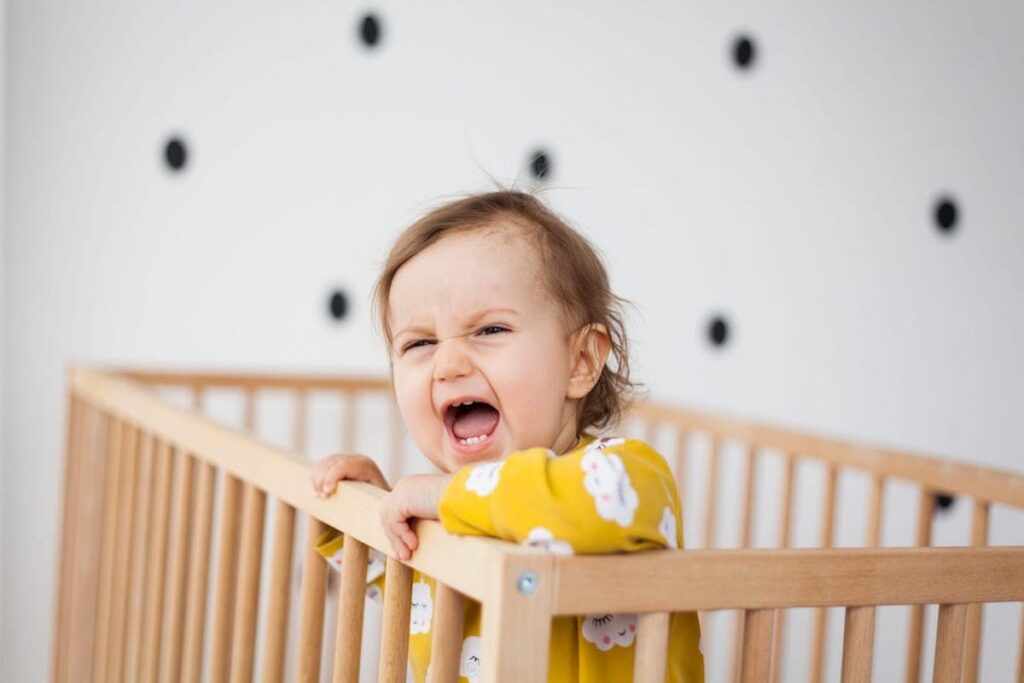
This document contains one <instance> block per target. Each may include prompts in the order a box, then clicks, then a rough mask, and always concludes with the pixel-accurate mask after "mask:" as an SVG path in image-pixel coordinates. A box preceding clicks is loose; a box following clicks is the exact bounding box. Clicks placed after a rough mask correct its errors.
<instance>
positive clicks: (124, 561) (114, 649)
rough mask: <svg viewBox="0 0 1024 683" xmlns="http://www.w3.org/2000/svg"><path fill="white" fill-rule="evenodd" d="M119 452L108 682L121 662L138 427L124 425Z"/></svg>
mask: <svg viewBox="0 0 1024 683" xmlns="http://www.w3.org/2000/svg"><path fill="white" fill-rule="evenodd" d="M125 437H126V438H125V439H124V442H123V446H122V453H121V458H122V460H121V467H123V468H124V472H123V473H122V474H123V476H122V477H121V481H120V485H119V486H118V492H117V516H118V519H117V531H116V534H117V536H116V544H115V550H114V552H115V555H114V600H113V604H112V605H111V609H110V624H111V626H110V642H109V644H108V645H109V647H108V649H107V658H108V659H107V669H106V670H107V676H108V679H107V680H110V681H115V682H116V681H120V680H121V675H122V673H123V671H122V670H123V665H124V640H125V628H126V626H127V624H126V615H125V605H126V603H127V600H128V595H127V590H126V589H125V586H126V584H127V581H128V577H129V576H131V571H132V568H131V558H132V556H131V547H130V546H131V528H132V509H133V508H134V507H135V491H136V490H137V489H138V481H137V480H136V474H137V472H138V453H137V452H136V448H137V445H138V430H137V429H136V428H135V427H131V426H129V427H127V430H126V432H125Z"/></svg>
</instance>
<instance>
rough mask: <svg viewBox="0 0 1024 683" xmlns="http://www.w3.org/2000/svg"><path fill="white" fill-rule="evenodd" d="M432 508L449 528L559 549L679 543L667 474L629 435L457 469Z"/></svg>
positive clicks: (603, 549)
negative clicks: (562, 451) (436, 507)
mask: <svg viewBox="0 0 1024 683" xmlns="http://www.w3.org/2000/svg"><path fill="white" fill-rule="evenodd" d="M439 508H440V518H441V522H442V524H444V527H445V528H446V529H447V530H448V531H450V532H452V533H456V534H464V535H479V536H492V537H495V538H502V539H505V540H509V541H514V542H516V543H523V544H527V545H534V546H539V547H544V548H547V549H548V550H551V551H554V552H561V553H565V554H570V553H609V552H616V551H633V550H645V549H653V548H665V547H668V548H679V547H682V534H681V529H680V528H678V527H679V525H678V524H677V520H679V519H681V517H680V509H679V496H678V493H677V490H676V483H675V478H674V477H673V476H672V471H671V469H670V468H669V466H668V464H667V463H666V462H665V460H664V458H662V457H661V455H659V454H658V453H657V452H656V451H655V450H654V449H653V448H651V447H650V446H648V445H647V444H646V443H644V442H643V441H639V440H637V439H618V438H616V439H597V440H595V441H593V442H591V443H589V444H588V445H587V446H586V447H583V448H578V449H576V450H573V451H570V452H569V453H566V454H565V455H561V456H556V455H555V454H554V452H553V451H550V450H548V449H544V448H532V449H529V450H524V451H517V452H514V453H512V454H510V455H508V456H507V457H506V458H505V459H503V460H500V461H498V462H487V463H481V464H478V465H471V466H468V467H464V468H462V469H461V470H459V471H458V472H457V473H456V474H455V476H454V477H452V480H451V481H450V482H449V484H448V486H447V487H446V488H445V491H444V493H443V494H442V497H441V502H440V505H439Z"/></svg>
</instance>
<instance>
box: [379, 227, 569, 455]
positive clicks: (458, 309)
mask: <svg viewBox="0 0 1024 683" xmlns="http://www.w3.org/2000/svg"><path fill="white" fill-rule="evenodd" d="M388 320H389V322H390V325H391V330H392V331H393V336H394V341H393V344H392V359H393V360H392V363H393V365H392V372H393V377H394V385H395V394H396V396H397V399H398V407H399V409H400V410H401V412H402V417H403V418H404V420H405V424H406V426H407V427H408V428H409V431H410V433H411V434H412V437H413V439H414V440H415V441H416V444H417V445H418V446H419V447H420V449H422V450H423V452H424V453H425V454H426V455H427V457H428V458H430V460H431V461H432V462H433V463H434V464H435V465H437V466H438V467H439V468H440V469H442V470H444V471H446V472H453V471H455V470H456V469H458V468H460V467H462V466H463V465H466V464H469V463H473V462H477V461H480V460H495V459H499V458H501V457H503V456H505V455H508V454H509V453H511V452H512V451H514V450H518V449H523V448H531V447H537V446H539V447H544V448H551V449H553V450H555V451H556V452H559V453H561V452H564V451H565V450H568V448H569V447H570V446H572V444H573V442H574V441H575V438H576V405H577V403H578V401H577V398H578V397H574V396H570V393H571V391H570V371H571V366H572V355H573V354H572V349H571V346H572V344H571V334H570V331H569V330H568V329H567V328H566V325H565V322H564V320H563V316H562V315H561V314H560V308H559V305H558V303H557V302H556V301H555V300H554V299H553V297H552V296H551V295H550V294H549V293H548V291H547V290H546V288H545V285H544V279H543V276H542V270H541V263H540V258H539V255H538V254H537V252H536V250H535V248H534V247H533V246H532V245H531V244H530V243H529V242H527V241H526V238H525V237H524V236H523V235H522V234H521V233H520V232H518V230H517V229H515V228H512V229H508V228H506V229H500V230H491V229H486V230H475V231H470V232H464V233H456V234H455V235H451V236H448V237H445V238H443V239H441V240H440V241H439V242H436V243H435V244H432V245H431V246H430V247H428V248H427V249H425V250H424V251H422V252H420V253H419V254H417V255H416V256H415V257H414V258H412V259H410V260H409V261H408V262H407V263H406V264H405V265H403V266H402V267H401V268H400V269H399V270H398V273H397V274H396V275H395V278H394V281H393V282H392V285H391V291H390V296H389V314H388ZM467 404H468V405H467Z"/></svg>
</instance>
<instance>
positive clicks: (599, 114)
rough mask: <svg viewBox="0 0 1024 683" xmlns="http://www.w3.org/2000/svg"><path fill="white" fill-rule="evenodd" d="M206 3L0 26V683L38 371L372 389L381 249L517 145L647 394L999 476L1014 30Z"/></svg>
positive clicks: (24, 624) (17, 597) (1011, 342)
mask: <svg viewBox="0 0 1024 683" xmlns="http://www.w3.org/2000/svg"><path fill="white" fill-rule="evenodd" d="M208 5H210V4H209V3H205V4H199V3H196V6H192V7H187V6H183V4H182V3H170V2H167V3H163V6H162V7H156V8H154V7H152V6H150V5H148V4H145V5H144V4H141V3H130V2H121V3H103V4H102V6H101V7H98V6H96V5H95V4H92V3H90V4H85V3H56V2H25V1H24V0H21V1H16V2H11V3H9V16H8V19H7V31H6V40H7V51H6V67H7V69H8V76H7V83H6V88H5V90H4V92H5V94H6V107H5V108H4V110H3V111H4V116H5V118H6V123H7V130H6V136H5V140H6V144H7V150H6V158H5V161H6V169H7V171H6V172H7V179H6V185H5V188H6V189H5V194H4V197H3V198H2V199H0V201H2V200H3V199H5V200H6V202H5V206H4V208H5V215H6V222H5V225H4V230H5V231H6V234H4V235H3V242H2V243H0V248H2V252H0V256H2V258H3V261H2V263H3V268H2V272H3V282H2V288H3V300H2V304H0V321H2V325H3V328H2V331H3V336H2V340H0V343H2V349H3V354H4V355H3V388H2V391H3V396H2V400H3V407H4V413H3V434H2V438H3V452H2V458H0V464H2V486H0V505H2V508H0V510H2V514H3V524H2V529H0V531H2V538H0V548H3V557H2V559H0V562H2V564H0V570H2V583H0V594H2V600H3V603H2V604H3V611H2V622H0V626H2V629H3V631H2V635H3V638H2V645H0V648H2V649H0V658H2V664H0V679H2V680H8V681H23V680H40V679H42V678H43V677H44V676H45V675H46V673H47V671H48V661H49V654H48V653H49V639H50V618H51V614H52V595H53V585H54V583H53V567H54V565H55V561H56V539H57V533H58V523H57V520H58V512H59V492H60V483H61V471H60V467H61V460H60V451H61V439H62V430H63V424H62V420H63V416H62V410H63V404H62V390H63V387H62V381H63V371H64V369H65V367H66V366H67V364H68V363H70V362H100V363H117V364H122V365H123V364H133V365H146V366H175V367H181V366H189V367H208V368H234V369H257V368H275V369H312V370H329V371H339V370H342V371H343V370H383V367H384V365H383V356H382V353H381V350H380V349H379V348H378V347H377V345H376V342H375V339H374V337H373V336H372V334H371V330H370V323H369V314H368V307H367V301H368V293H369V287H370V285H371V283H372V278H373V276H374V273H375V268H376V265H377V263H378V262H379V261H380V259H381V258H382V257H383V256H384V254H385V250H386V248H387V246H388V244H389V241H390V240H391V239H392V238H393V237H394V236H395V234H396V233H397V232H398V231H399V230H400V229H401V228H402V227H403V226H404V225H405V224H407V223H408V222H409V221H410V220H411V219H412V218H414V217H415V216H416V215H418V213H420V212H421V211H423V210H424V209H425V208H426V207H427V206H429V205H431V204H433V203H434V202H435V201H436V200H438V199H440V198H442V197H443V196H444V195H448V194H452V193H459V192H464V191H468V190H472V189H485V188H486V187H487V186H488V185H489V181H488V179H487V174H488V173H490V174H493V175H494V176H496V177H497V178H499V179H501V180H503V181H506V182H511V181H512V180H513V179H515V178H516V177H521V178H522V180H521V183H523V184H526V185H528V184H529V183H528V181H527V180H525V178H526V175H525V171H524V162H525V159H526V157H527V155H528V154H529V153H530V151H531V150H532V149H533V148H534V147H536V146H538V145H543V146H547V147H549V149H550V150H551V151H552V153H553V158H554V175H553V178H552V180H551V182H550V183H548V185H549V186H550V187H552V188H553V189H551V190H550V191H548V192H547V194H546V196H547V197H548V198H549V200H550V201H551V202H552V203H553V204H554V206H555V207H556V208H558V209H559V210H561V211H564V212H565V213H566V214H568V215H569V216H570V217H571V218H572V219H573V220H574V221H575V222H576V223H577V224H578V225H579V226H580V227H581V229H582V230H584V231H585V232H586V233H587V234H588V235H590V236H591V237H592V238H593V239H594V241H595V242H596V243H597V244H598V245H599V246H600V247H601V248H602V249H603V250H604V252H605V253H606V254H607V256H608V257H609V262H610V266H611V270H612V275H613V280H614V284H615V285H616V287H617V288H618V289H619V290H620V292H621V293H622V294H624V295H625V296H627V297H629V298H631V299H633V300H634V301H636V302H637V303H638V304H639V305H640V309H641V315H639V316H637V317H636V319H635V320H634V325H633V333H634V337H635V355H636V364H637V368H638V370H639V372H640V376H641V379H644V380H646V381H647V382H648V384H649V387H650V389H651V392H652V394H653V395H655V396H657V397H661V398H666V399H671V400H675V401H680V402H687V403H691V404H696V405H704V406H709V407H714V408H718V409H722V410H727V411H730V412H736V413H740V414H743V415H750V416H760V417H764V418H769V419H771V420H775V421H780V422H783V423H786V424H792V425H799V426H805V427H808V428H812V429H814V430H816V431H821V432H825V433H831V434H836V435H849V436H853V437H858V438H861V439H864V440H867V441H870V442H877V443H885V444H889V445H894V446H899V447H904V448H908V449H913V450H918V451H925V452H933V453H938V454H942V455H948V456H951V457H956V458H959V459H963V460H969V461H973V462H978V463H984V464H989V465H995V466H999V467H1003V468H1009V469H1015V470H1017V471H1020V470H1021V469H1024V466H1022V463H1021V460H1020V455H1019V452H1018V449H1019V442H1020V438H1019V435H1018V433H1017V431H1016V426H1017V425H1016V422H1017V421H1018V416H1019V415H1020V414H1021V409H1022V408H1024V365H1022V364H1021V363H1019V362H1017V361H1019V358H1020V346H1021V342H1024V307H1022V306H1020V304H1019V299H1020V295H1021V293H1022V292H1024V268H1021V264H1022V263H1024V231H1021V229H1020V226H1021V216H1022V215H1024V193H1022V192H1021V191H1020V188H1021V186H1022V181H1024V155H1022V154H1021V150H1022V149H1024V125H1022V123H1021V121H1024V117H1022V112H1021V103H1022V102H1024V78H1022V75H1024V45H1022V44H1021V43H1020V41H1019V36H1020V35H1021V34H1022V31H1024V9H1022V8H1021V7H1020V6H1018V5H1014V6H1010V7H1002V6H997V5H996V4H995V3H968V2H957V3H948V4H943V5H942V6H941V7H939V6H937V5H934V4H932V3H924V2H907V3H900V4H899V5H898V6H891V5H887V6H884V7H883V6H881V5H879V6H877V7H868V6H865V5H864V4H863V3H855V2H849V3H846V6H845V7H843V8H835V7H828V8H826V7H824V6H822V5H821V4H820V3H813V2H807V1H797V0H788V1H787V2H781V3H774V4H773V5H772V6H771V7H768V6H766V5H764V4H755V3H748V4H747V5H746V6H744V7H739V6H734V7H730V8H724V7H722V6H721V5H720V4H718V3H702V4H701V5H699V6H683V5H682V4H681V3H676V2H669V1H668V0H659V1H655V2H646V3H641V4H637V3H617V2H609V1H605V2H598V3H595V2H589V3H561V4H559V6H557V7H555V6H552V3H545V2H539V1H537V0H531V1H528V2H517V3H511V4H510V3H499V2H482V3H472V4H468V3H456V2H451V1H450V0H449V1H447V2H445V1H439V2H433V3H415V2H391V3H381V4H378V5H376V6H375V7H376V8H377V9H378V11H379V12H380V16H381V17H382V19H383V21H384V30H385V33H384V40H383V44H382V48H381V49H379V50H377V51H375V52H372V53H371V52H367V51H366V50H364V49H363V48H362V47H361V46H360V45H359V44H358V43H357V41H356V40H355V26H356V23H357V21H358V19H359V17H360V16H361V12H363V11H364V9H363V8H362V7H359V6H352V5H350V4H347V3H330V2H311V1H310V2H301V3H292V4H291V5H289V7H288V9H284V8H283V6H282V5H280V4H279V3H270V2H261V3H248V4H247V5H246V7H245V8H244V9H243V8H238V9H235V8H228V7H218V6H208ZM740 31H749V32H750V33H751V34H752V35H753V36H755V38H756V40H757V45H758V47H759V59H758V61H757V63H756V66H755V68H754V69H753V70H752V71H750V72H749V73H738V72H737V71H736V69H734V68H733V66H732V65H731V64H730V62H729V58H728V50H729V45H730V42H731V40H732V37H733V36H734V35H735V34H736V33H737V32H740ZM173 133H180V134H181V135H182V136H183V137H184V138H185V139H186V140H187V141H188V143H189V152H190V163H189V166H188V167H187V169H186V171H185V172H184V173H182V174H177V175H175V174H171V173H169V172H168V171H167V170H166V169H165V168H164V166H163V165H162V163H161V157H160V155H161V151H162V146H163V144H164V141H165V140H166V138H167V137H168V136H170V135H171V134H173ZM944 192H949V193H951V194H952V195H954V196H955V197H956V198H957V199H958V201H959V206H960V214H961V219H960V223H959V226H958V229H957V231H956V232H955V233H953V234H952V235H949V236H944V235H941V234H939V233H938V232H937V230H936V229H935V227H934V225H933V223H932V221H931V211H932V203H933V202H934V200H935V199H936V197H937V196H938V195H939V194H941V193H944ZM335 286H342V287H345V288H347V289H348V291H349V294H350V298H351V300H352V303H353V309H354V310H353V315H352V316H351V317H350V319H349V320H348V321H347V322H345V323H343V324H340V325H339V324H336V323H334V322H332V321H330V320H329V319H328V317H327V316H326V313H325V311H326V299H327V295H328V292H329V291H330V290H331V289H332V288H333V287H335ZM718 311H722V312H724V313H725V314H726V315H727V316H728V318H729V320H730V323H731V332H732V335H731V339H730V343H729V344H728V345H727V346H726V347H725V348H724V349H713V348H711V347H710V346H709V345H708V343H707V341H706V336H705V326H706V324H707V321H708V318H709V317H710V316H711V315H712V314H713V313H715V312H718ZM1020 531H1021V532H1022V533H1021V534H1017V535H1016V536H1013V533H1016V531H1014V532H1013V533H1011V536H1013V537H1012V538H1011V537H1009V536H1008V537H1006V538H1003V539H997V540H1002V541H1003V542H1017V543H1020V542H1024V541H1022V539H1021V536H1022V535H1024V530H1020ZM26 615H33V617H32V618H27V617H26ZM1015 618H1016V617H1015ZM1008 623H1014V624H1015V623H1016V622H1015V621H1012V622H1008ZM1013 628H1016V627H1015V626H1014V627H1013ZM1007 638H1008V639H1010V640H1008V641H1007V642H1012V634H1009V635H1008V636H1007ZM885 664H886V662H885V660H884V659H883V660H882V662H881V664H880V665H885ZM993 666H997V664H993ZM1007 666H1009V663H1007ZM990 671H991V672H993V677H994V678H996V679H998V678H999V676H998V675H997V674H998V673H1000V672H998V671H996V670H995V669H991V670H990ZM1008 671H1009V668H1007V672H1008ZM1008 675H1009V674H1008V673H1007V676H1008Z"/></svg>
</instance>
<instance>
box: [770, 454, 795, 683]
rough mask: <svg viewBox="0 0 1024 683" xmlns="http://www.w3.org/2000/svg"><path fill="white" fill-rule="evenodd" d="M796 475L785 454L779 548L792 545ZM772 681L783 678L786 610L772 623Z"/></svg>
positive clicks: (773, 682) (776, 682) (792, 464)
mask: <svg viewBox="0 0 1024 683" xmlns="http://www.w3.org/2000/svg"><path fill="white" fill-rule="evenodd" d="M795 477H796V460H795V459H794V458H793V456H791V455H789V454H788V453H787V454H783V477H782V495H781V497H780V500H781V503H782V506H781V508H780V509H779V548H788V547H789V545H790V529H791V528H792V526H793V481H794V478H795ZM772 633H773V634H774V638H772V672H771V681H772V683H778V681H780V680H782V679H781V676H782V654H783V649H782V646H783V644H784V643H785V640H786V610H783V609H777V610H775V621H774V623H773V624H772Z"/></svg>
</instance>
